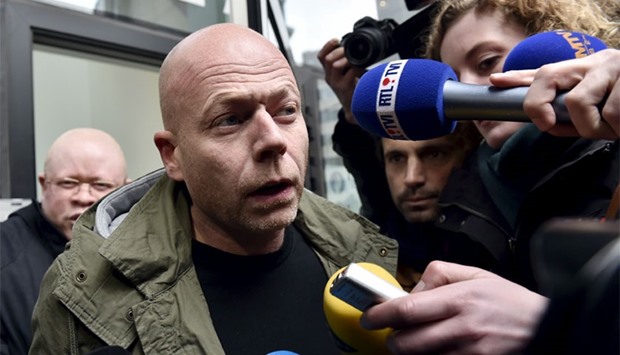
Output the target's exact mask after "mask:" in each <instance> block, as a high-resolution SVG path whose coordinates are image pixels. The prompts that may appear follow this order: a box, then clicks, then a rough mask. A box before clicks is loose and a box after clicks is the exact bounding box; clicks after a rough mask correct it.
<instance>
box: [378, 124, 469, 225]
mask: <svg viewBox="0 0 620 355" xmlns="http://www.w3.org/2000/svg"><path fill="white" fill-rule="evenodd" d="M381 144H382V146H383V158H384V161H385V174H386V177H387V181H388V184H389V187H390V192H391V194H392V200H393V201H394V205H395V206H396V208H398V210H399V211H400V213H401V214H402V215H403V217H404V218H405V219H406V220H407V221H408V222H410V223H424V222H431V221H433V220H434V219H435V218H436V217H437V213H438V211H439V208H438V206H437V202H438V200H439V195H440V194H441V191H442V190H443V188H444V186H445V185H446V182H447V180H448V176H449V175H450V172H451V171H452V168H454V167H455V166H458V165H460V164H461V163H462V162H463V158H464V152H463V151H464V149H462V148H459V147H458V146H457V144H456V141H455V139H454V138H453V137H451V136H445V137H441V138H435V139H430V140H424V141H401V140H391V139H385V138H383V139H382V140H381Z"/></svg>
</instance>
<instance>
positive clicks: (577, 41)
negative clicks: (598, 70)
mask: <svg viewBox="0 0 620 355" xmlns="http://www.w3.org/2000/svg"><path fill="white" fill-rule="evenodd" d="M555 33H557V34H558V35H560V36H562V37H563V38H564V39H565V40H566V42H567V43H568V45H569V46H570V47H571V48H572V49H573V50H574V51H575V58H582V57H587V56H589V55H590V54H592V53H594V52H596V50H595V49H594V48H590V41H589V40H588V39H587V38H586V36H585V35H583V34H582V33H576V32H568V31H561V30H558V31H555Z"/></svg>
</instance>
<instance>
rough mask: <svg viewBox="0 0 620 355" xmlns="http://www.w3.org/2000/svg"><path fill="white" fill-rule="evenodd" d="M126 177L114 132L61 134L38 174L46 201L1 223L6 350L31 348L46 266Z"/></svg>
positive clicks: (0, 301) (0, 306) (1, 331)
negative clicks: (82, 219) (83, 219)
mask: <svg viewBox="0 0 620 355" xmlns="http://www.w3.org/2000/svg"><path fill="white" fill-rule="evenodd" d="M126 180H127V168H126V163H125V156H124V154H123V152H122V150H121V147H120V146H119V145H118V143H117V142H116V141H115V140H114V138H112V136H110V135H109V134H107V133H105V132H103V131H100V130H97V129H92V128H77V129H72V130H69V131H67V132H65V133H63V134H62V135H61V136H60V137H58V138H57V139H56V140H55V141H54V143H53V144H52V146H51V147H50V149H49V150H48V153H47V157H46V159H45V166H44V171H43V172H42V173H41V174H40V175H39V176H38V181H39V184H40V185H41V190H42V198H41V202H40V203H38V202H36V201H33V203H32V204H31V205H29V206H27V207H24V208H22V209H20V210H18V211H16V212H14V213H12V214H11V215H10V216H9V218H8V219H7V220H6V221H5V222H3V223H1V224H0V253H1V259H0V263H1V269H0V277H1V283H0V284H1V287H0V295H1V296H0V312H1V313H0V317H1V319H2V325H1V328H0V338H1V339H2V347H1V350H0V353H1V354H26V353H27V352H28V348H29V346H30V341H31V337H32V333H31V330H30V328H31V327H30V318H31V314H32V310H33V308H34V304H35V302H36V300H37V296H38V295H39V285H40V283H41V279H42V278H43V275H44V273H45V271H46V270H47V268H48V267H49V266H50V265H51V264H52V261H53V260H54V259H55V258H56V257H57V256H58V254H60V253H61V252H62V251H63V250H64V248H65V244H66V243H67V241H68V240H70V239H71V237H72V235H73V233H72V228H73V224H74V223H75V221H76V220H77V218H78V217H79V216H80V214H82V212H84V211H85V210H86V209H87V208H88V207H90V206H91V205H92V204H93V203H95V202H96V201H97V200H99V199H100V198H101V197H103V196H104V195H106V194H107V193H109V192H110V191H112V190H114V189H115V188H116V187H118V186H120V185H122V184H123V183H125V182H126Z"/></svg>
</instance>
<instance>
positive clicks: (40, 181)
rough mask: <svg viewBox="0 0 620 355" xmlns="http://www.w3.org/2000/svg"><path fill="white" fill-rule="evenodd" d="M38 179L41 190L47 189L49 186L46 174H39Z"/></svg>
mask: <svg viewBox="0 0 620 355" xmlns="http://www.w3.org/2000/svg"><path fill="white" fill-rule="evenodd" d="M37 180H38V181H39V185H41V191H45V189H46V188H47V186H45V175H44V174H39V175H37Z"/></svg>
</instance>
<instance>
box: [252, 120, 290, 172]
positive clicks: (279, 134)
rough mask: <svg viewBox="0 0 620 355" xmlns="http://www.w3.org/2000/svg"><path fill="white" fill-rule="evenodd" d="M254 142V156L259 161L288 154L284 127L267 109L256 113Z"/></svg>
mask: <svg viewBox="0 0 620 355" xmlns="http://www.w3.org/2000/svg"><path fill="white" fill-rule="evenodd" d="M253 121H254V122H253V124H254V127H253V128H254V130H255V131H254V132H253V134H254V135H255V136H256V139H255V140H254V147H253V155H254V159H256V160H257V161H262V160H265V159H268V158H271V157H273V156H277V155H283V154H284V153H286V149H287V141H286V138H285V136H284V134H283V131H282V127H281V126H280V125H279V124H278V123H277V122H276V121H274V119H273V117H271V115H270V114H269V112H267V111H266V110H265V109H261V110H259V111H258V112H256V114H255V117H254V119H253Z"/></svg>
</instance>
